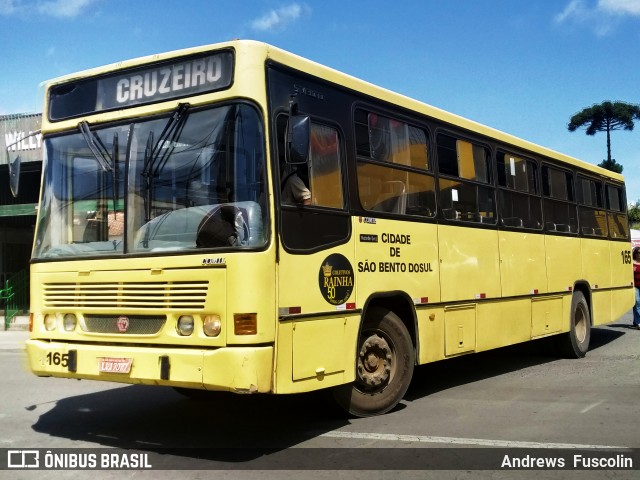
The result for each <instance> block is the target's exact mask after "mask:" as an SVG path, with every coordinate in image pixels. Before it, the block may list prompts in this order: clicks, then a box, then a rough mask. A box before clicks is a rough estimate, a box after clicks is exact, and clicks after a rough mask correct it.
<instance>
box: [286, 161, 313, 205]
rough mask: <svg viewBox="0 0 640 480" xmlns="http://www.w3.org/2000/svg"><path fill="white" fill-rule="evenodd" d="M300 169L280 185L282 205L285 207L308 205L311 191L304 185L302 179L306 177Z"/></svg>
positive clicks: (302, 169) (302, 168)
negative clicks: (285, 205)
mask: <svg viewBox="0 0 640 480" xmlns="http://www.w3.org/2000/svg"><path fill="white" fill-rule="evenodd" d="M305 168H306V167H300V168H298V169H297V170H294V171H293V172H291V173H290V174H289V175H287V176H286V177H285V179H284V181H283V184H282V203H284V204H287V205H310V204H311V191H310V190H309V188H308V187H307V185H306V184H305V182H304V180H303V177H306V176H307V175H306V172H304V169H305Z"/></svg>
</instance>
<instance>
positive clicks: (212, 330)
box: [203, 315, 222, 337]
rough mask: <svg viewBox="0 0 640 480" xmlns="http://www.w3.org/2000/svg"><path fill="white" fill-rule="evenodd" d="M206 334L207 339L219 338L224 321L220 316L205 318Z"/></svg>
mask: <svg viewBox="0 0 640 480" xmlns="http://www.w3.org/2000/svg"><path fill="white" fill-rule="evenodd" d="M203 328H204V334H205V335H206V336H207V337H217V336H218V335H220V330H222V321H221V320H220V316H219V315H207V316H206V317H204V325H203Z"/></svg>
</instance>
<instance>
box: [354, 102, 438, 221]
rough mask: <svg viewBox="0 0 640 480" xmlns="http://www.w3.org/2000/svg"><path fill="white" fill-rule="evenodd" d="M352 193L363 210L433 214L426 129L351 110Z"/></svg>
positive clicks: (434, 209) (432, 191)
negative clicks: (353, 146)
mask: <svg viewBox="0 0 640 480" xmlns="http://www.w3.org/2000/svg"><path fill="white" fill-rule="evenodd" d="M354 131H355V137H356V153H357V155H358V195H359V198H360V204H361V205H362V208H364V209H365V210H369V211H373V212H383V213H391V214H400V215H418V216H422V217H433V216H435V211H436V199H435V180H434V178H433V174H432V173H431V165H430V164H429V154H428V152H429V149H428V135H427V132H426V131H425V130H424V129H422V128H419V127H415V126H413V125H410V124H408V123H405V122H403V121H400V120H397V119H394V118H390V117H385V116H383V115H379V114H376V113H371V112H367V111H365V110H362V109H357V110H356V111H355V114H354Z"/></svg>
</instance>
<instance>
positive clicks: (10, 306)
mask: <svg viewBox="0 0 640 480" xmlns="http://www.w3.org/2000/svg"><path fill="white" fill-rule="evenodd" d="M0 302H1V303H2V304H3V305H4V329H5V330H7V329H8V328H9V325H11V321H12V320H13V319H14V318H15V317H16V315H18V314H19V313H26V312H27V311H28V310H29V273H28V272H27V270H20V271H19V272H18V273H16V274H15V275H13V276H12V277H10V278H8V279H7V281H6V282H5V285H4V288H2V289H0Z"/></svg>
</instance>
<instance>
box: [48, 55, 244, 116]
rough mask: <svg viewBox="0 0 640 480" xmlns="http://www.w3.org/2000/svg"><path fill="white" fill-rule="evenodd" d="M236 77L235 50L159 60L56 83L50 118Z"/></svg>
mask: <svg viewBox="0 0 640 480" xmlns="http://www.w3.org/2000/svg"><path fill="white" fill-rule="evenodd" d="M232 81H233V53H232V52H230V51H222V52H216V53H214V54H209V55H206V56H203V55H200V56H195V57H194V56H192V57H183V58H179V59H175V60H173V61H171V62H163V63H156V64H154V65H151V66H145V67H137V68H133V69H127V70H122V71H119V72H117V73H115V74H109V75H104V76H99V77H95V78H91V79H86V80H78V81H74V82H69V83H65V84H62V85H57V86H55V87H53V88H52V89H51V91H50V94H49V119H50V120H53V121H54V120H64V119H67V118H73V117H77V116H80V115H86V114H90V113H98V112H104V111H108V110H117V109H121V108H128V107H134V106H138V105H145V104H148V103H154V102H159V101H164V100H169V99H172V98H180V97H185V96H190V95H199V94H202V93H208V92H212V91H216V90H221V89H224V88H227V87H229V86H230V85H231V83H232Z"/></svg>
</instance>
